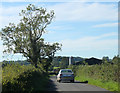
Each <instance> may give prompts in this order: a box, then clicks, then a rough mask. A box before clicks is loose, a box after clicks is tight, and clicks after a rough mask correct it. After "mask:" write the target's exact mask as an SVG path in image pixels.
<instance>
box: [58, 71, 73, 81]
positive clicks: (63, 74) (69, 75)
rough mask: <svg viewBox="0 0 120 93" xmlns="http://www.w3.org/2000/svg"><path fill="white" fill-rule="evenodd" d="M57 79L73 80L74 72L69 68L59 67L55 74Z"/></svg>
mask: <svg viewBox="0 0 120 93" xmlns="http://www.w3.org/2000/svg"><path fill="white" fill-rule="evenodd" d="M57 81H58V82H61V81H70V82H74V73H73V72H72V70H71V69H61V70H60V71H59V73H58V75H57Z"/></svg>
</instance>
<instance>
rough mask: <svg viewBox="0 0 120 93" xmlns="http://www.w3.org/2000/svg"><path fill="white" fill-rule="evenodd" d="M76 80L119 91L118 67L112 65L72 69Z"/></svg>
mask: <svg viewBox="0 0 120 93" xmlns="http://www.w3.org/2000/svg"><path fill="white" fill-rule="evenodd" d="M70 68H71V69H72V70H73V71H74V73H75V80H78V81H81V82H85V81H88V84H91V85H95V86H99V87H101V88H105V89H107V90H110V91H118V66H117V65H112V64H101V65H91V66H90V65H79V66H71V67H70Z"/></svg>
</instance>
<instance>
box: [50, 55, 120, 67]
mask: <svg viewBox="0 0 120 93" xmlns="http://www.w3.org/2000/svg"><path fill="white" fill-rule="evenodd" d="M118 58H119V56H114V57H113V59H109V57H107V56H106V57H103V58H102V59H98V58H94V57H92V58H82V57H73V60H72V65H86V64H87V65H96V64H98V65H101V64H104V63H109V64H117V63H118ZM51 66H52V67H60V68H67V67H68V66H69V57H66V56H56V57H54V59H53V61H52V64H51Z"/></svg>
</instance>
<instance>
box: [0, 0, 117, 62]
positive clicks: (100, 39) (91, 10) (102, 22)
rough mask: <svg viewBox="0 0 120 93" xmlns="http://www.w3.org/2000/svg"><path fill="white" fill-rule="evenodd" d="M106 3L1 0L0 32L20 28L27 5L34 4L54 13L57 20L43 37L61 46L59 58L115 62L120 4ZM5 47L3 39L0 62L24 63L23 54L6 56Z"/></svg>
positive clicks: (0, 45) (58, 53) (92, 1)
mask: <svg viewBox="0 0 120 93" xmlns="http://www.w3.org/2000/svg"><path fill="white" fill-rule="evenodd" d="M89 1H90V0H89ZM104 1H106V2H99V1H97V0H96V1H95V0H91V2H88V0H82V2H79V1H78V0H76V1H72V0H71V1H65V2H64V1H63V0H62V1H61V2H58V1H55V0H50V1H49V2H47V1H46V2H42V1H41V2H39V1H36V2H32V0H29V2H24V0H21V1H19V0H18V1H15V0H6V1H5V0H2V1H1V2H0V31H1V28H4V27H5V26H7V25H8V24H9V23H10V22H11V23H15V24H18V23H19V20H20V19H21V18H20V16H19V13H20V12H21V10H24V9H25V8H26V7H27V6H28V4H34V5H35V6H38V7H44V8H46V9H47V11H48V12H49V11H50V10H54V12H55V18H54V19H53V21H52V23H51V24H50V25H49V26H48V27H47V28H46V30H47V31H48V32H47V33H45V34H44V35H43V38H44V39H45V41H46V42H50V43H54V42H59V43H61V44H62V51H59V52H57V53H56V56H75V57H83V58H90V57H96V58H100V59H102V57H103V56H108V57H109V58H113V57H114V56H115V55H118V2H117V0H116V1H115V0H114V2H113V0H104ZM2 43H3V42H2V40H1V39H0V61H3V60H24V59H25V58H24V57H23V56H22V55H21V54H15V55H13V54H10V55H8V54H3V53H2V51H3V50H4V46H3V45H2ZM3 56H4V57H3Z"/></svg>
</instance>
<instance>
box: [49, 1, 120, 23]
mask: <svg viewBox="0 0 120 93" xmlns="http://www.w3.org/2000/svg"><path fill="white" fill-rule="evenodd" d="M116 6H117V4H116V5H115V4H102V3H83V2H81V3H79V2H78V3H62V4H61V3H60V4H56V5H53V6H49V7H48V8H49V10H51V9H52V10H54V11H55V14H56V20H59V21H114V20H117V17H118V10H117V8H116Z"/></svg>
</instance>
